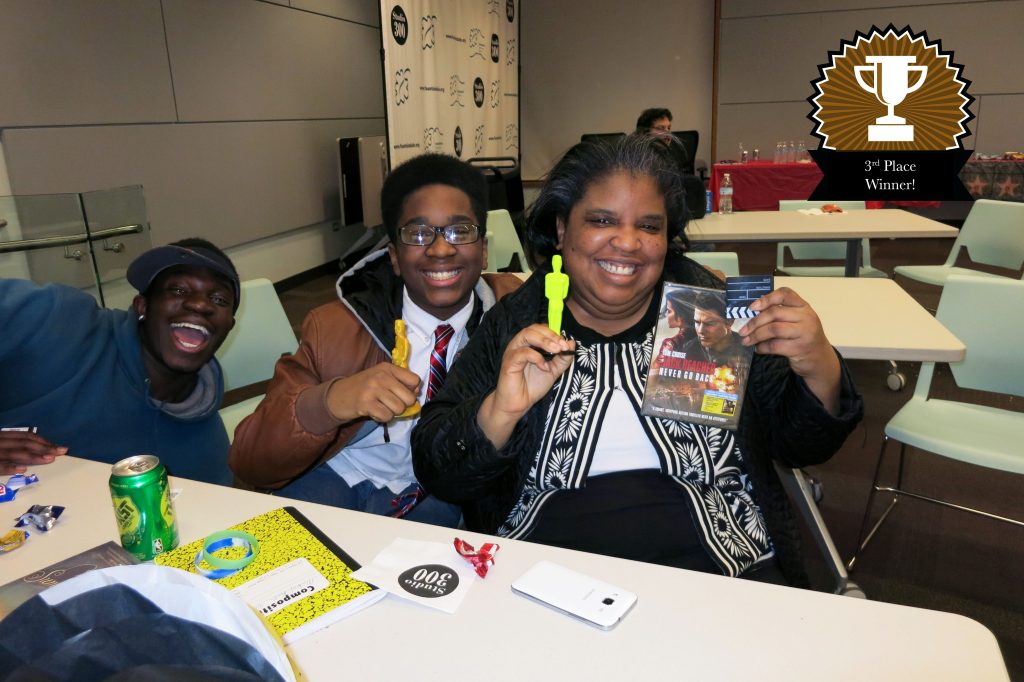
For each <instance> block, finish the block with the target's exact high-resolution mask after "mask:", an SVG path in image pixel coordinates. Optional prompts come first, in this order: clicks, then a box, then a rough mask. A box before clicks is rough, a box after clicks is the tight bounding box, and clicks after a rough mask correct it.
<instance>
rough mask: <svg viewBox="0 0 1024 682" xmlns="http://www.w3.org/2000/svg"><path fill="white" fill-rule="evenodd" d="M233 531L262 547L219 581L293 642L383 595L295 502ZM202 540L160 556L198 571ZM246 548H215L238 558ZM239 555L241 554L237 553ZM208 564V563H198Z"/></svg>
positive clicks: (167, 562) (160, 559)
mask: <svg viewBox="0 0 1024 682" xmlns="http://www.w3.org/2000/svg"><path fill="white" fill-rule="evenodd" d="M232 529H233V530H242V531H245V532H247V533H249V534H251V535H253V536H255V537H256V539H257V540H259V543H260V551H259V554H258V555H257V556H256V558H255V559H254V560H253V561H252V563H250V564H249V565H248V566H246V567H245V568H243V569H242V570H240V571H238V572H237V573H235V574H233V575H230V576H228V577H226V578H220V579H219V580H217V582H218V583H220V584H221V585H223V586H224V587H226V588H228V589H230V590H234V591H235V592H236V593H238V595H239V596H240V597H242V599H243V600H245V601H246V602H247V603H248V604H249V605H250V606H251V607H252V608H253V609H255V610H256V612H257V613H259V614H261V615H262V616H263V617H264V618H265V619H266V621H267V622H268V623H270V625H271V626H273V628H274V629H275V630H276V631H277V633H278V634H279V635H280V636H281V641H282V642H284V643H285V644H291V643H292V642H295V641H298V640H299V639H301V638H303V637H305V636H306V635H308V634H311V633H313V632H315V631H316V630H319V629H320V628H322V627H326V626H327V625H330V624H331V623H334V622H336V621H338V620H341V619H342V618H345V617H346V616H349V615H351V614H352V613H355V612H356V611H358V610H360V609H362V608H365V607H366V606H369V605H370V604H373V603H374V602H376V601H377V600H379V599H380V598H382V597H383V596H384V595H385V592H384V591H383V590H378V589H377V588H376V587H374V586H373V585H370V584H369V583H364V582H362V581H360V580H356V579H355V578H353V577H352V572H353V571H356V570H358V569H359V564H358V563H356V561H355V560H354V559H352V557H350V556H349V555H348V554H346V553H345V551H344V550H342V549H341V548H340V547H338V545H336V544H335V543H334V541H332V540H331V539H330V538H328V537H327V536H326V535H324V533H323V531H321V530H320V529H319V528H317V527H316V526H315V525H313V523H312V522H310V520H309V519H307V518H306V517H305V516H303V515H302V513H301V512H300V511H299V510H297V509H295V508H294V507H282V508H281V509H275V510H273V511H269V512H267V513H265V514H260V515H259V516H257V517H255V518H251V519H249V520H248V521H243V522H242V523H240V524H238V525H237V526H232ZM202 548H203V540H196V541H195V542H193V543H190V544H188V545H184V546H182V547H178V548H177V549H173V550H171V551H169V552H164V553H163V554H160V555H157V557H156V559H155V561H156V563H157V564H160V565H162V566H172V567H174V568H180V569H182V570H184V571H189V572H190V573H196V572H197V571H196V568H195V558H196V553H197V552H200V551H202ZM243 553H244V550H243V548H242V547H229V548H227V549H225V550H222V551H221V552H218V553H217V556H222V557H223V558H226V559H228V558H238V556H241V554H243ZM236 555H237V556H236ZM200 565H201V566H203V568H206V569H208V568H210V567H209V566H208V565H207V564H205V563H202V564H200Z"/></svg>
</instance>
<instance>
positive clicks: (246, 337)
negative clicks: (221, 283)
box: [217, 279, 299, 440]
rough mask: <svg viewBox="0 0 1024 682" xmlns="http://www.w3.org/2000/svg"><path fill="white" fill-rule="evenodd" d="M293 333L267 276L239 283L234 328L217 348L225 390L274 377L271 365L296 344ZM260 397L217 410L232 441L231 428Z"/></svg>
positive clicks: (232, 430)
mask: <svg viewBox="0 0 1024 682" xmlns="http://www.w3.org/2000/svg"><path fill="white" fill-rule="evenodd" d="M298 345H299V344H298V341H297V340H296V339H295V332H293V331H292V326H291V323H290V322H289V321H288V316H287V315H286V314H285V312H284V307H283V306H282V305H281V299H279V298H278V297H277V291H276V290H275V289H274V284H273V282H271V281H270V280H269V279H252V280H246V281H245V282H242V302H241V305H239V306H238V312H237V313H235V328H234V329H233V330H232V331H231V334H230V335H229V336H228V340H227V341H226V342H225V343H224V345H223V346H221V347H220V350H218V351H217V360H218V361H219V362H220V366H221V369H222V370H223V371H224V389H225V390H227V391H231V390H234V389H236V388H240V387H242V386H249V385H251V384H256V383H259V382H261V381H267V380H268V379H270V378H271V377H272V376H274V366H275V365H276V364H277V360H278V358H280V357H281V355H283V354H285V353H294V352H295V349H296V347H298ZM262 399H263V396H262V395H258V396H255V397H253V398H249V399H248V400H245V401H243V402H240V403H236V404H234V405H228V406H227V407H225V408H223V409H221V411H220V417H221V420H222V421H223V422H224V427H225V428H226V429H227V432H228V439H229V440H234V437H235V428H236V427H237V426H238V424H239V423H240V422H241V421H242V420H243V419H245V418H246V417H247V416H249V415H250V414H252V412H253V411H254V410H255V409H256V406H257V405H259V404H260V401H261V400H262Z"/></svg>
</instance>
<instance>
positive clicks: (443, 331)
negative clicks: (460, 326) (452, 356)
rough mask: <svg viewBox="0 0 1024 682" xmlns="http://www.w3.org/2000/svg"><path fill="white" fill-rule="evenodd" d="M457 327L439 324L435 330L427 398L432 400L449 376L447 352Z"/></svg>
mask: <svg viewBox="0 0 1024 682" xmlns="http://www.w3.org/2000/svg"><path fill="white" fill-rule="evenodd" d="M454 334H455V329H454V328H453V327H452V326H451V325H450V324H439V325H438V326H437V329H435V330H434V350H433V352H432V353H431V354H430V380H429V381H428V382H427V400H430V399H431V398H433V397H434V396H435V395H437V392H438V391H440V390H441V386H443V385H444V380H445V377H447V376H448V365H447V364H446V363H445V353H446V352H447V351H448V342H449V341H451V340H452V336H454Z"/></svg>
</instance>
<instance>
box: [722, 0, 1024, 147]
mask: <svg viewBox="0 0 1024 682" xmlns="http://www.w3.org/2000/svg"><path fill="white" fill-rule="evenodd" d="M879 4H882V3H879ZM884 4H885V6H884V7H876V8H874V9H864V10H862V9H859V8H858V7H857V3H854V2H851V1H850V0H824V1H823V2H815V3H811V2H806V1H800V0H782V2H780V3H769V4H765V3H753V2H747V1H745V0H725V2H723V20H722V25H721V30H722V41H721V47H720V62H719V110H718V116H719V129H718V132H719V135H718V143H719V144H718V149H717V156H718V157H719V158H733V157H734V156H735V154H736V152H735V149H736V146H737V143H738V142H739V141H741V140H742V141H744V142H749V141H750V140H758V139H759V138H760V140H759V141H760V142H761V144H762V155H763V154H764V145H765V144H771V145H773V146H774V143H775V141H777V140H780V139H799V137H805V138H807V139H813V138H812V137H811V130H812V129H813V124H812V123H811V122H810V121H808V120H807V119H806V118H805V117H806V115H807V114H808V113H810V111H811V105H810V104H808V103H807V102H806V98H807V97H809V96H811V95H812V94H813V89H812V87H811V81H813V80H815V79H816V78H817V77H818V69H817V66H818V64H820V63H824V62H825V61H826V59H827V55H828V52H829V51H830V50H835V49H838V47H839V45H840V41H841V40H842V39H850V38H852V37H853V35H854V33H855V32H856V31H857V30H860V31H868V30H870V29H871V27H872V25H875V26H879V27H884V26H886V25H887V24H889V23H890V22H891V23H893V24H894V25H896V26H897V27H903V26H905V25H909V26H910V27H911V28H913V29H914V30H916V31H925V32H927V34H928V37H929V38H930V39H932V40H936V39H938V40H941V41H942V47H943V48H944V49H946V50H951V51H953V53H954V60H955V61H956V62H957V63H960V64H963V65H964V67H965V69H964V77H965V78H967V79H968V80H970V81H972V84H971V87H970V90H969V92H970V94H972V95H973V96H974V97H978V98H986V99H987V98H988V96H990V95H999V96H1001V97H1009V99H1004V100H1001V102H1000V106H1002V107H1010V108H1011V109H1010V110H1007V109H1003V110H1001V111H1000V114H999V116H998V117H996V116H994V115H993V112H995V111H996V109H995V108H992V109H986V113H985V115H982V114H981V108H980V106H978V105H975V106H974V107H973V108H972V111H973V113H974V114H975V115H976V116H978V118H977V119H976V120H975V121H973V122H972V123H971V124H970V125H969V127H970V128H971V129H972V130H973V131H975V132H976V133H977V136H978V137H977V138H972V137H968V138H966V139H965V144H966V145H967V147H969V148H970V147H975V146H978V145H982V144H983V145H984V146H985V148H986V149H987V148H988V147H989V145H990V143H991V144H992V145H995V146H996V148H998V147H1001V146H1006V145H1010V146H1012V145H1013V139H1012V137H1013V135H1012V131H1011V130H1009V128H1010V125H1009V124H1008V123H1006V121H1009V120H1013V121H1019V120H1020V119H1021V118H1024V110H1022V109H1020V108H1015V109H1014V108H1013V107H1014V106H1019V103H1020V102H1021V98H1020V97H1014V96H1016V95H1019V94H1021V93H1024V69H1020V68H1008V65H1010V64H1014V65H1017V64H1024V41H1022V40H1020V35H1019V33H1020V27H1021V26H1024V1H1022V0H999V1H986V2H963V1H961V2H955V1H951V0H944V1H942V2H933V3H930V4H927V5H924V4H916V3H910V2H909V0H889V1H887V2H885V3H884ZM794 12H799V13H794ZM987 126H992V128H991V132H989V129H988V128H987ZM1018 128H1019V126H1018ZM983 136H984V137H983ZM1016 137H1017V139H1018V142H1017V143H1016V144H1017V145H1018V146H1019V144H1020V143H1019V137H1020V135H1019V132H1017V134H1016ZM814 146H817V142H816V141H815V143H814ZM748 147H749V144H748ZM978 148H979V149H980V148H981V147H980V146H979V147H978Z"/></svg>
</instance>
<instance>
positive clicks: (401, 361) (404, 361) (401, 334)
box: [391, 320, 420, 419]
mask: <svg viewBox="0 0 1024 682" xmlns="http://www.w3.org/2000/svg"><path fill="white" fill-rule="evenodd" d="M409 355H411V349H410V347H409V338H408V337H407V336H406V335H405V320H395V347H394V348H393V349H392V351H391V364H392V365H394V366H395V367H401V368H402V369H409ZM419 413H420V403H419V401H418V400H417V401H416V402H415V403H414V404H412V405H410V406H409V407H407V408H405V412H403V413H402V414H400V415H397V418H398V419H401V418H403V417H415V416H416V415H418V414H419Z"/></svg>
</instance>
